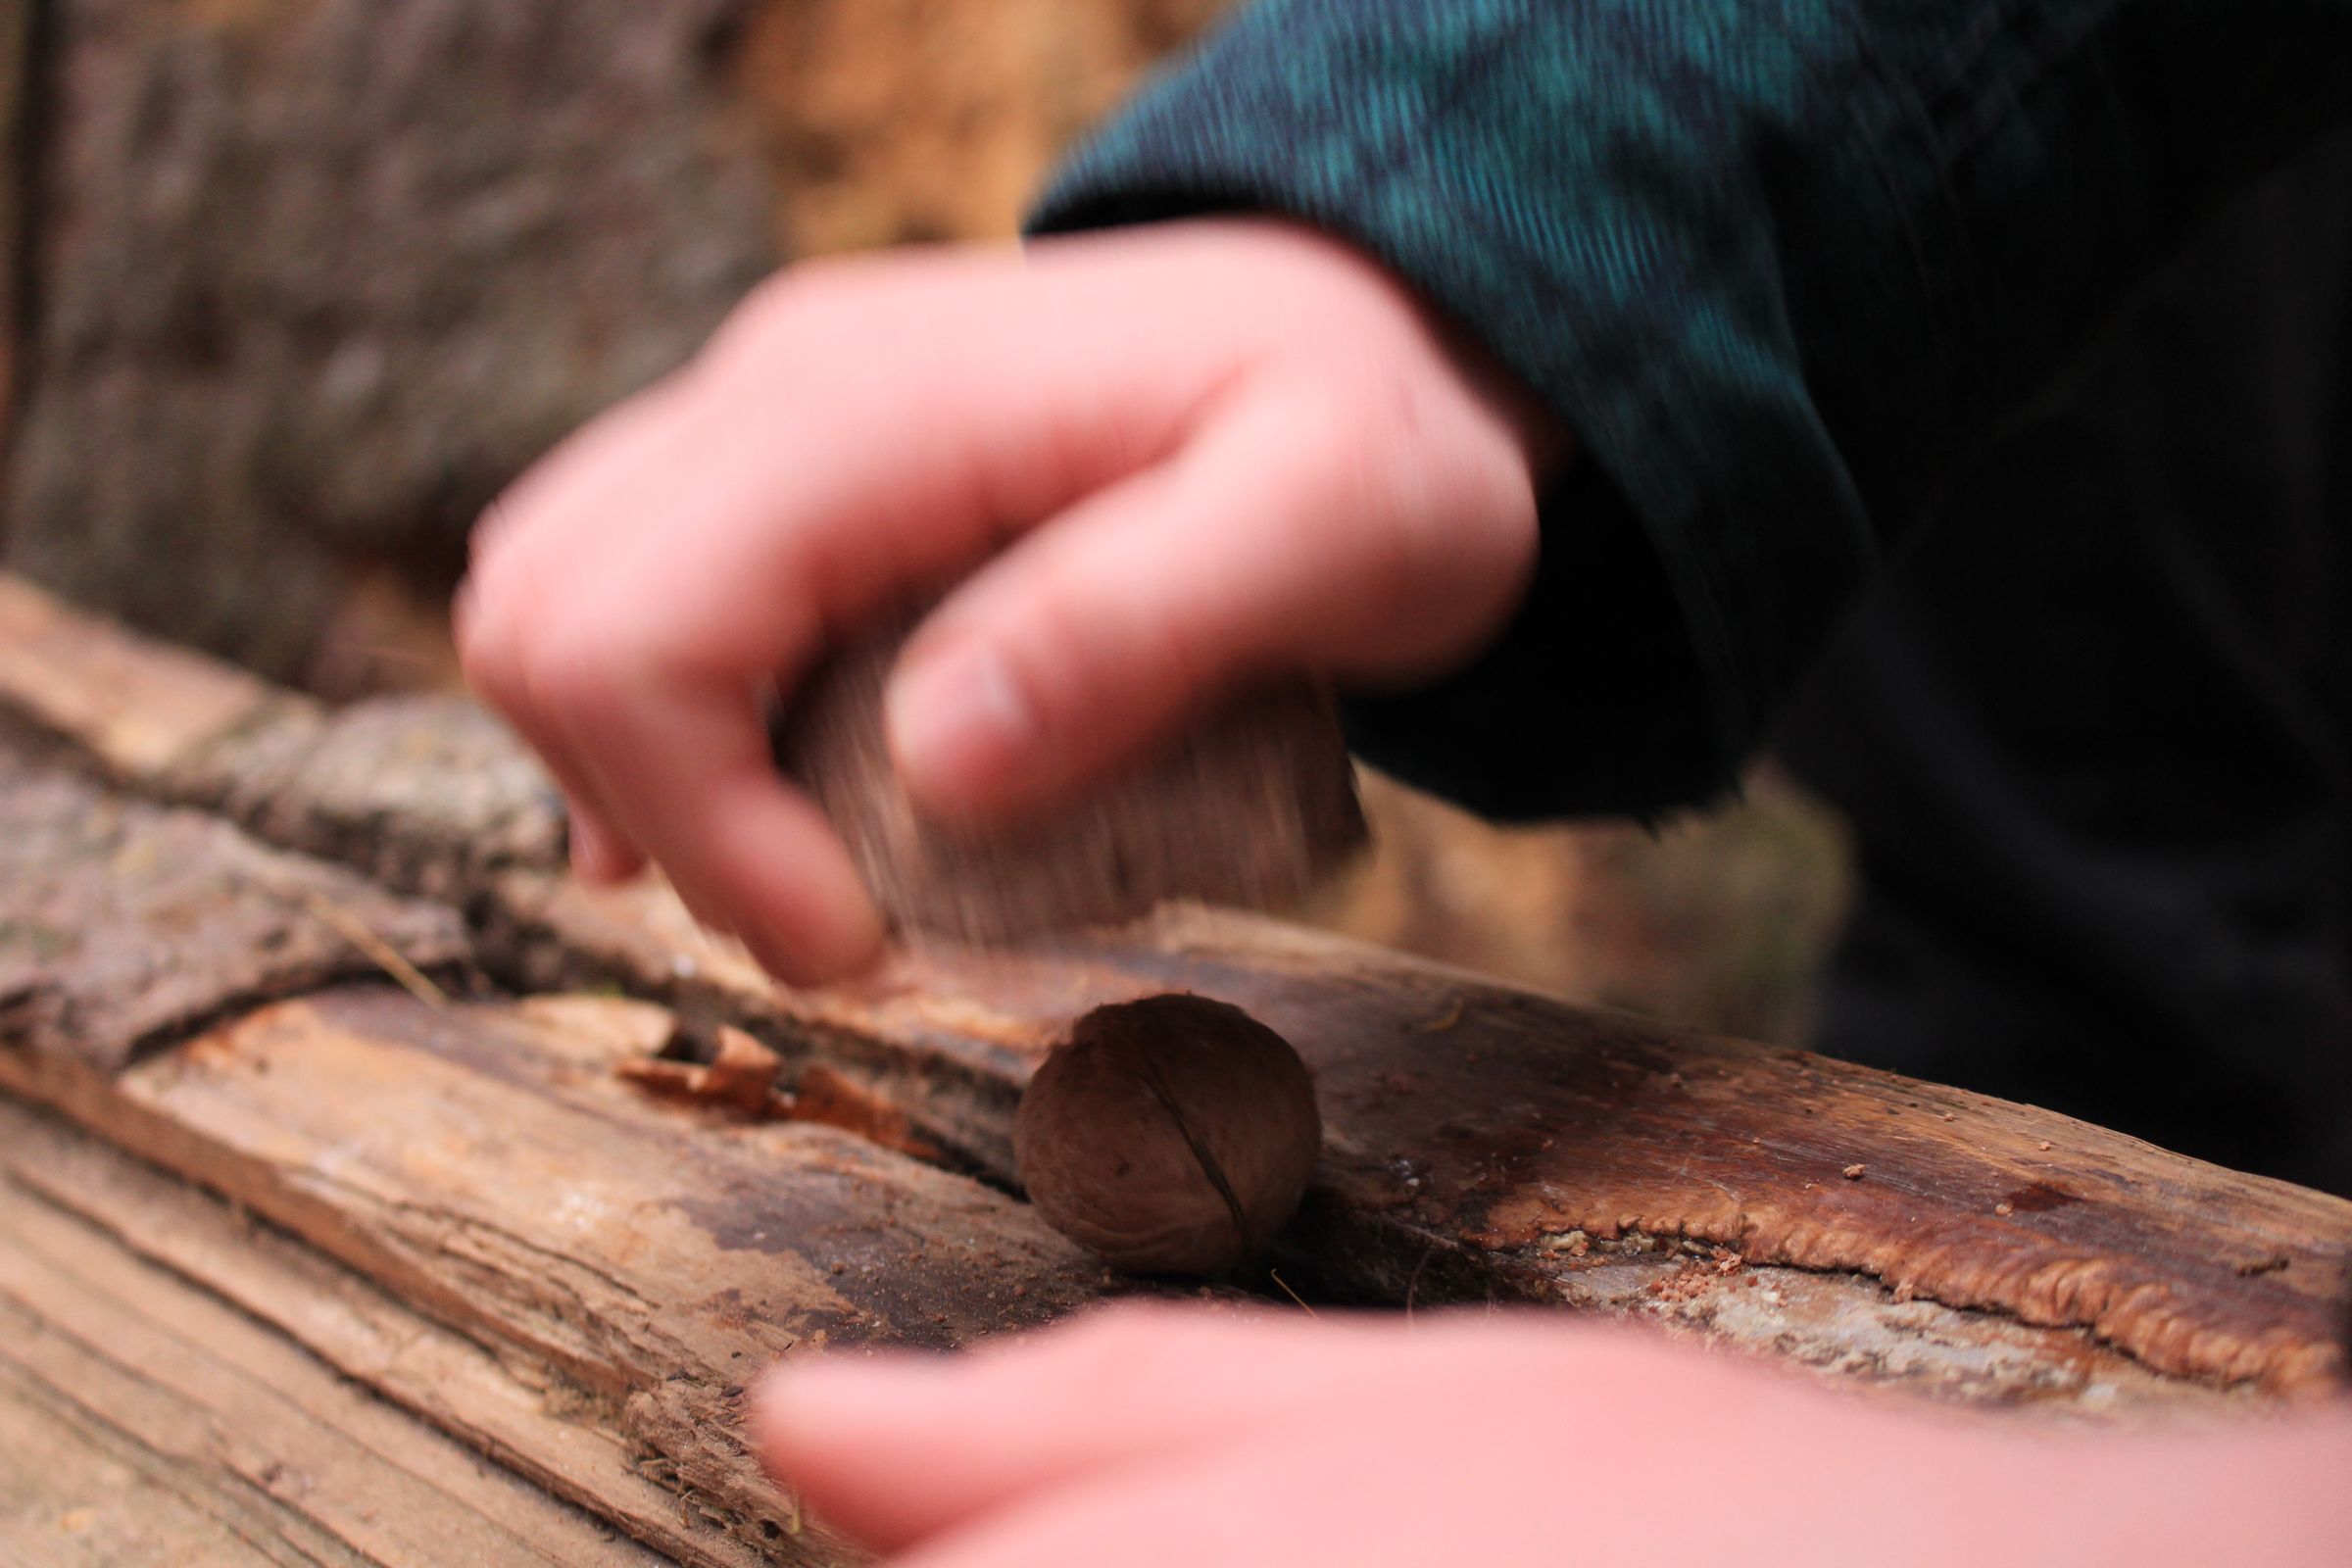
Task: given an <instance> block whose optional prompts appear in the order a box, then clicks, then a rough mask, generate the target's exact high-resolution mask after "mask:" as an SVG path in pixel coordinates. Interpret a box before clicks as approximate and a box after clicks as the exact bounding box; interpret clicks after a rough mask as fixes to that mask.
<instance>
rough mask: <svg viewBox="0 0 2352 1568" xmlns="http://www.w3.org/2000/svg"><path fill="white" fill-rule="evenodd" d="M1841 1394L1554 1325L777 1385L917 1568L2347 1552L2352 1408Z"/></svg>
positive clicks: (880, 1543) (1933, 1567)
mask: <svg viewBox="0 0 2352 1568" xmlns="http://www.w3.org/2000/svg"><path fill="white" fill-rule="evenodd" d="M2029 1422H2030V1418H2027V1417H2022V1416H2019V1415H2016V1414H2011V1415H2010V1416H2008V1417H2006V1418H2003V1419H2002V1420H2000V1421H1998V1422H1996V1421H1993V1420H1989V1419H1970V1418H1964V1417H1961V1416H1958V1415H1955V1414H1953V1413H1951V1412H1947V1411H1939V1410H1935V1409H1932V1408H1930V1407H1927V1406H1923V1405H1921V1404H1919V1403H1917V1402H1914V1401H1912V1400H1911V1399H1909V1398H1906V1397H1899V1396H1887V1395H1880V1396H1877V1397H1853V1396H1849V1397H1836V1396H1833V1395H1831V1394H1829V1393H1826V1392H1824V1391H1822V1390H1819V1389H1816V1388H1812V1387H1808V1386H1806V1385H1804V1384H1800V1383H1798V1382H1796V1381H1794V1380H1793V1379H1792V1378H1790V1377H1788V1376H1785V1375H1779V1374H1775V1373H1771V1372H1768V1371H1766V1370H1764V1369H1762V1368H1758V1367H1754V1366H1750V1365H1746V1364H1743V1363H1741V1362H1740V1361H1739V1360H1737V1359H1735V1358H1732V1357H1728V1356H1708V1355H1706V1354H1703V1353H1699V1352H1695V1351H1692V1350H1690V1349H1687V1348H1680V1347H1676V1346H1672V1345H1669V1344H1667V1343H1665V1342H1664V1341H1663V1340H1662V1339H1656V1338H1650V1337H1646V1336H1642V1335H1638V1334H1635V1333H1632V1332H1628V1331H1617V1332H1610V1331H1604V1330H1597V1329H1595V1328H1593V1327H1591V1326H1589V1325H1586V1324H1578V1323H1570V1322H1564V1321H1562V1320H1561V1319H1559V1318H1557V1317H1542V1316H1538V1315H1537V1314H1535V1313H1532V1312H1530V1313H1524V1314H1519V1315H1515V1316H1513V1315H1505V1316H1503V1317H1499V1318H1470V1317H1461V1316H1454V1317H1447V1316H1444V1315H1439V1316H1435V1317H1425V1318H1423V1319H1422V1321H1421V1322H1419V1323H1418V1324H1413V1325H1407V1324H1403V1323H1399V1322H1398V1321H1397V1320H1396V1319H1394V1318H1390V1319H1387V1320H1385V1321H1382V1320H1373V1319H1364V1320H1350V1319H1346V1318H1340V1317H1335V1316H1331V1315H1326V1316H1324V1317H1321V1318H1318V1319H1308V1318H1305V1317H1303V1316H1302V1315H1299V1314H1296V1313H1292V1314H1288V1315H1286V1316H1284V1317H1282V1318H1279V1319H1277V1318H1271V1317H1266V1318H1259V1319H1256V1320H1254V1321H1235V1320H1233V1319H1231V1318H1221V1319H1220V1318H1211V1317H1207V1316H1202V1315H1195V1314H1186V1313H1182V1312H1178V1311H1174V1310H1170V1309H1168V1308H1164V1307H1162V1308H1153V1309H1143V1310H1137V1309H1132V1308H1118V1309H1111V1310H1108V1311H1103V1312H1099V1313H1097V1314H1096V1315H1095V1316H1094V1318H1093V1319H1092V1320H1090V1321H1088V1322H1085V1323H1082V1324H1080V1325H1078V1326H1076V1327H1073V1328H1064V1329H1054V1330H1050V1331H1048V1332H1047V1333H1045V1334H1043V1335H1040V1336H1036V1337H1033V1338H1031V1339H1028V1340H1022V1341H1015V1342H1012V1343H1010V1344H1009V1345H1008V1346H1006V1347H1003V1348H999V1347H987V1348H982V1349H980V1350H979V1351H977V1352H975V1353H973V1354H971V1355H968V1356H964V1357H960V1358H957V1359H955V1360H946V1359H941V1358H926V1357H919V1356H909V1355H899V1356H895V1357H893V1356H885V1357H879V1358H876V1359H873V1360H862V1359H859V1358H858V1357H856V1356H854V1355H853V1354H851V1353H849V1352H842V1351H833V1352H827V1354H826V1355H825V1356H823V1357H821V1358H819V1359H818V1360H817V1361H816V1362H815V1363H814V1364H812V1365H808V1366H788V1367H787V1368H786V1369H785V1370H783V1371H782V1372H781V1373H779V1374H778V1375H777V1376H775V1377H774V1378H773V1379H771V1380H770V1381H769V1382H768V1383H767V1384H766V1385H765V1386H764V1387H763V1388H762V1390H761V1392H760V1398H759V1400H758V1403H757V1406H756V1408H755V1412H754V1416H753V1428H754V1434H755V1436H756V1438H757V1439H758V1440H759V1443H760V1447H761V1448H762V1450H763V1452H764V1454H765V1457H766V1459H767V1461H768V1463H769V1465H770V1467H771V1469H772V1470H774V1471H775V1472H776V1473H777V1475H778V1476H779V1478H780V1479H781V1480H783V1481H784V1482H785V1483H786V1484H788V1485H791V1486H794V1487H796V1488H798V1489H799V1490H800V1493H801V1495H802V1496H803V1497H804V1499H805V1500H806V1501H807V1502H808V1503H809V1506H810V1507H811V1508H813V1509H814V1510H815V1511H816V1512H818V1513H819V1514H821V1515H823V1516H824V1517H825V1518H826V1519H827V1520H828V1522H830V1523H831V1524H833V1525H835V1526H836V1527H838V1528H840V1529H844V1530H847V1531H849V1532H850V1533H852V1534H853V1535H855V1536H857V1537H858V1538H859V1539H860V1540H862V1541H864V1542H866V1543H867V1544H870V1545H873V1546H875V1547H877V1548H879V1549H880V1550H882V1551H884V1552H890V1553H904V1555H897V1556H893V1557H892V1558H891V1561H893V1562H894V1563H899V1564H902V1565H903V1568H915V1565H916V1564H918V1563H919V1564H921V1565H922V1568H1080V1565H1093V1564H1100V1563H1118V1564H1121V1565H1122V1568H1163V1565H1165V1568H1177V1565H1184V1568H1193V1565H1197V1564H1203V1563H1214V1564H1220V1565H1224V1568H1254V1565H1258V1564H1264V1565H1267V1568H1321V1565H1325V1564H1330V1565H1334V1568H1338V1565H1343V1564H1344V1565H1347V1568H1380V1565H1384V1564H1397V1565H1400V1568H1401V1565H1405V1564H1412V1565H1416V1568H1419V1565H1426V1564H1432V1563H1491V1564H1522V1563H1525V1564H1534V1563H1545V1564H1551V1563H1558V1564H1580V1563H1626V1562H1638V1563H1643V1564H1657V1565H1660V1568H1665V1565H1670V1564H1677V1563H1689V1564H1717V1563H1725V1562H1737V1563H1741V1564H1748V1565H1753V1568H1774V1565H1786V1568H1839V1565H1843V1564H1852V1565H1855V1568H1862V1565H1874V1568H1875V1565H1878V1564H1883V1563H1887V1562H1901V1563H1904V1564H1907V1565H1917V1568H1964V1565H1965V1568H1975V1565H1979V1564H1987V1563H1999V1564H2002V1565H2004V1568H2034V1565H2035V1564H2051V1565H2059V1564H2064V1565H2069V1568H2072V1565H2076V1564H2083V1563H2129V1564H2131V1565H2133V1568H2207V1565H2209V1564H2215V1563H2229V1564H2231V1565H2232V1568H2267V1565H2290V1564H2291V1565H2298V1568H2323V1565H2326V1564H2332V1563H2338V1562H2341V1561H2342V1552H2343V1545H2344V1542H2345V1540H2346V1533H2347V1532H2348V1531H2352V1491H2348V1490H2347V1489H2346V1488H2345V1487H2344V1485H2343V1478H2344V1476H2345V1475H2346V1474H2348V1473H2352V1418H2347V1415H2346V1413H2345V1412H2344V1411H2342V1410H2340V1409H2337V1410H2329V1411H2327V1412H2323V1413H2319V1414H2306V1415H2304V1416H2302V1417H2300V1418H2297V1419H2281V1420H2274V1421H2256V1420H2249V1419H2244V1418H2239V1419H2237V1420H2234V1421H2231V1422H2228V1423H2223V1424H2217V1425H2215V1426H2212V1427H2210V1428H2203V1427H2189V1426H2184V1427H2180V1428H2177V1429H2168V1430H2164V1431H2160V1432H2153V1433H2139V1434H2128V1433H2121V1432H2116V1431H2112V1430H2102V1429H2089V1430H2085V1429H2083V1428H2081V1427H2068V1428H2056V1427H2049V1426H2037V1425H2033V1424H2029Z"/></svg>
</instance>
